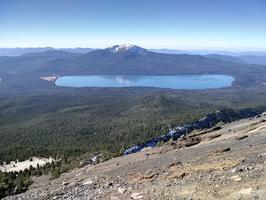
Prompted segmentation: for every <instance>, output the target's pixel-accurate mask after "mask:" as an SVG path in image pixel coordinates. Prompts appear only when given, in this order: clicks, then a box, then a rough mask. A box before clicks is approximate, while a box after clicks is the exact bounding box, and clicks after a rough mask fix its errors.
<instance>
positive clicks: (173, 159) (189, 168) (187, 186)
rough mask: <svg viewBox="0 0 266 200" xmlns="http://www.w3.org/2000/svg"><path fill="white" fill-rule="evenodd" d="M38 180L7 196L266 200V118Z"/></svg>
mask: <svg viewBox="0 0 266 200" xmlns="http://www.w3.org/2000/svg"><path fill="white" fill-rule="evenodd" d="M33 181H34V183H33V184H32V185H31V186H30V189H29V190H28V191H27V192H25V193H23V194H19V195H16V196H10V197H6V198H5V199H6V200H7V199H10V200H18V199H28V200H33V199H92V200H93V199H105V200H108V199H110V200H127V199H143V200H167V199H169V200H176V199H183V200H188V199H190V200H200V199H202V200H204V199H228V200H229V199H230V200H234V199H237V200H240V199H241V200H245V199H266V116H265V115H264V116H261V117H255V118H252V119H245V120H240V121H237V122H233V123H229V124H224V125H221V129H220V130H215V131H195V132H193V133H191V134H190V135H189V136H187V137H185V138H183V139H182V140H178V141H175V142H169V143H168V144H165V145H163V146H162V147H157V148H153V149H144V150H143V151H141V152H139V153H135V154H131V155H128V156H123V157H117V158H114V159H111V160H109V161H106V162H103V163H100V164H98V165H95V166H91V165H87V166H85V167H83V168H80V169H75V170H72V171H71V172H69V173H65V174H62V175H61V176H60V177H59V178H58V179H55V180H52V181H51V180H49V179H48V177H45V176H42V177H34V180H33Z"/></svg>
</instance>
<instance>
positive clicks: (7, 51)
mask: <svg viewBox="0 0 266 200" xmlns="http://www.w3.org/2000/svg"><path fill="white" fill-rule="evenodd" d="M50 50H59V51H66V52H70V53H88V52H90V51H93V50H94V49H92V48H61V49H55V48H52V47H43V48H0V56H21V55H23V54H29V53H41V52H45V51H50Z"/></svg>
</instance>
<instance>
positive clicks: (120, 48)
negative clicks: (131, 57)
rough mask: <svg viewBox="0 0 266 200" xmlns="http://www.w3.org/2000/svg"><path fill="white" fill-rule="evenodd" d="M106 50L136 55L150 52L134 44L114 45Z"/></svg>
mask: <svg viewBox="0 0 266 200" xmlns="http://www.w3.org/2000/svg"><path fill="white" fill-rule="evenodd" d="M106 50H108V51H110V52H112V53H130V54H135V55H145V54H147V52H148V50H147V49H144V48H141V47H138V46H136V45H132V44H121V45H114V46H112V47H108V48H107V49H106Z"/></svg>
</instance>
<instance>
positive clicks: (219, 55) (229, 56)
mask: <svg viewBox="0 0 266 200" xmlns="http://www.w3.org/2000/svg"><path fill="white" fill-rule="evenodd" d="M117 46H118V45H115V46H113V48H116V47H117ZM122 46H123V45H122ZM94 50H97V49H93V48H60V49H56V48H52V47H44V48H0V56H21V55H24V54H26V55H27V56H31V55H32V56H33V55H34V54H35V53H40V54H38V55H39V56H43V57H45V56H46V57H47V56H51V57H53V58H55V57H56V56H59V58H62V55H63V54H64V53H61V54H60V52H66V53H65V56H72V55H70V54H69V55H68V54H67V53H75V54H85V53H89V52H92V51H94ZM98 50H99V49H98ZM46 51H47V52H46ZM53 51H54V55H53V53H52V52H53ZM149 51H150V52H154V53H163V54H188V55H202V56H205V57H208V58H213V59H218V60H223V61H228V62H237V63H245V64H259V65H266V52H230V51H214V50H213V51H212V50H174V49H149ZM44 52H45V53H44ZM41 53H44V54H43V55H42V54H41ZM36 56H37V55H36ZM63 57H64V56H63Z"/></svg>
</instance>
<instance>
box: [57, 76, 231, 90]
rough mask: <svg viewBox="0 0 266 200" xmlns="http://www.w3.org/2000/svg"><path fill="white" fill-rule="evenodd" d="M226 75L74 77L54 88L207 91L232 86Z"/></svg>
mask: <svg viewBox="0 0 266 200" xmlns="http://www.w3.org/2000/svg"><path fill="white" fill-rule="evenodd" d="M233 81H234V78H233V77H231V76H226V75H125V76H124V75H85V76H84V75H75V76H62V77H59V78H58V79H57V80H56V82H55V84H56V86H65V87H157V88H172V89H208V88H222V87H229V86H231V85H232V82H233Z"/></svg>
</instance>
